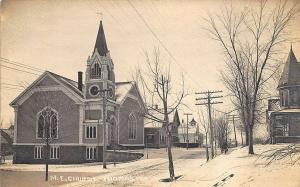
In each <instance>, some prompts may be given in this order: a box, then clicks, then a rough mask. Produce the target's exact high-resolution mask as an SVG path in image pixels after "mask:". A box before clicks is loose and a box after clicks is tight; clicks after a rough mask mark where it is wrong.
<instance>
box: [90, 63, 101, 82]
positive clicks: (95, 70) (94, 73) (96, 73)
mask: <svg viewBox="0 0 300 187" xmlns="http://www.w3.org/2000/svg"><path fill="white" fill-rule="evenodd" d="M91 78H92V79H100V78H101V68H100V65H99V63H95V64H94V65H93V67H92V69H91Z"/></svg>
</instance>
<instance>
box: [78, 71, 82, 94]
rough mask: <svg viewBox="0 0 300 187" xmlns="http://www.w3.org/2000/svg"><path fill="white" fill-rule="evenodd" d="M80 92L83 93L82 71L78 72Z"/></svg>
mask: <svg viewBox="0 0 300 187" xmlns="http://www.w3.org/2000/svg"><path fill="white" fill-rule="evenodd" d="M78 90H80V91H82V71H78Z"/></svg>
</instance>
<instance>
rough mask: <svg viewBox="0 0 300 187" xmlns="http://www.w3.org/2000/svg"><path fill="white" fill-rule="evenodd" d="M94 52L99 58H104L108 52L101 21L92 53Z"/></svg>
mask: <svg viewBox="0 0 300 187" xmlns="http://www.w3.org/2000/svg"><path fill="white" fill-rule="evenodd" d="M95 50H97V51H98V53H99V54H100V56H106V53H107V52H108V49H107V45H106V39H105V34H104V29H103V24H102V20H101V21H100V26H99V30H98V34H97V39H96V43H95V48H94V51H95Z"/></svg>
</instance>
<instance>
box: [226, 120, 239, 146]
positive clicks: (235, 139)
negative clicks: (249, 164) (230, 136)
mask: <svg viewBox="0 0 300 187" xmlns="http://www.w3.org/2000/svg"><path fill="white" fill-rule="evenodd" d="M230 117H232V124H233V131H234V141H235V147H237V140H236V130H235V123H234V119H237V118H239V117H238V116H237V115H228V118H230Z"/></svg>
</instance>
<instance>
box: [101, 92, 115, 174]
mask: <svg viewBox="0 0 300 187" xmlns="http://www.w3.org/2000/svg"><path fill="white" fill-rule="evenodd" d="M111 91H112V90H111V89H103V90H98V92H99V93H100V94H101V96H102V105H103V106H102V107H103V109H102V110H103V120H102V121H103V153H102V159H103V160H102V163H103V169H106V144H107V143H106V93H107V92H111Z"/></svg>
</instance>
